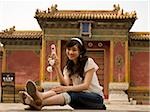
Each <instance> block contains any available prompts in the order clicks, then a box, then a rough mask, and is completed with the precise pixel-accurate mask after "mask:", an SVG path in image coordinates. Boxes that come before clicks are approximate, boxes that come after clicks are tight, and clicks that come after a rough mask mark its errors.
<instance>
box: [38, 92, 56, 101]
mask: <svg viewBox="0 0 150 112" xmlns="http://www.w3.org/2000/svg"><path fill="white" fill-rule="evenodd" d="M38 94H39V96H40V97H41V99H43V100H44V99H46V98H48V97H51V96H53V95H56V92H55V91H52V90H49V91H46V92H39V93H38Z"/></svg>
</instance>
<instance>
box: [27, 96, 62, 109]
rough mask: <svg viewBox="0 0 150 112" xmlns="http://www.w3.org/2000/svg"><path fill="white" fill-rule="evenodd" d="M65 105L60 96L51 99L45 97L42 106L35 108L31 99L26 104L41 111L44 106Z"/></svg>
mask: <svg viewBox="0 0 150 112" xmlns="http://www.w3.org/2000/svg"><path fill="white" fill-rule="evenodd" d="M64 103H65V100H64V97H63V96H62V94H56V95H53V96H51V97H49V98H48V97H47V98H45V99H43V100H42V105H40V106H37V105H36V103H35V102H34V100H32V99H31V98H29V99H28V102H27V104H28V105H30V106H32V107H34V108H35V109H36V110H41V109H42V107H44V106H50V105H63V104H64Z"/></svg>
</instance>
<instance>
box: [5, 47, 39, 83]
mask: <svg viewBox="0 0 150 112" xmlns="http://www.w3.org/2000/svg"><path fill="white" fill-rule="evenodd" d="M6 63H7V64H6V65H7V71H8V72H14V73H15V76H16V84H25V83H26V81H27V80H28V79H31V80H33V81H39V76H40V75H39V72H40V53H38V52H34V51H31V50H26V51H21V50H20V51H19V50H17V51H9V52H7V61H6Z"/></svg>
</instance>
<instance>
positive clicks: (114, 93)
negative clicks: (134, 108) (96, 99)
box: [108, 82, 130, 104]
mask: <svg viewBox="0 0 150 112" xmlns="http://www.w3.org/2000/svg"><path fill="white" fill-rule="evenodd" d="M127 89H128V83H119V82H116V83H110V85H109V99H108V101H109V103H111V104H130V102H129V99H128V95H127V94H126V93H125V92H124V91H125V90H127Z"/></svg>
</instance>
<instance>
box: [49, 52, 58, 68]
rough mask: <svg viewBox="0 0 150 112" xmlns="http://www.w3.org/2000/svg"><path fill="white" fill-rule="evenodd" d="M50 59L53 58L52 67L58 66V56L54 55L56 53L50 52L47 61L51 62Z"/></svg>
mask: <svg viewBox="0 0 150 112" xmlns="http://www.w3.org/2000/svg"><path fill="white" fill-rule="evenodd" d="M51 60H54V64H53V67H54V68H56V67H57V66H59V59H58V56H57V55H56V53H53V54H51V56H50V57H49V59H48V61H49V62H51Z"/></svg>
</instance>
